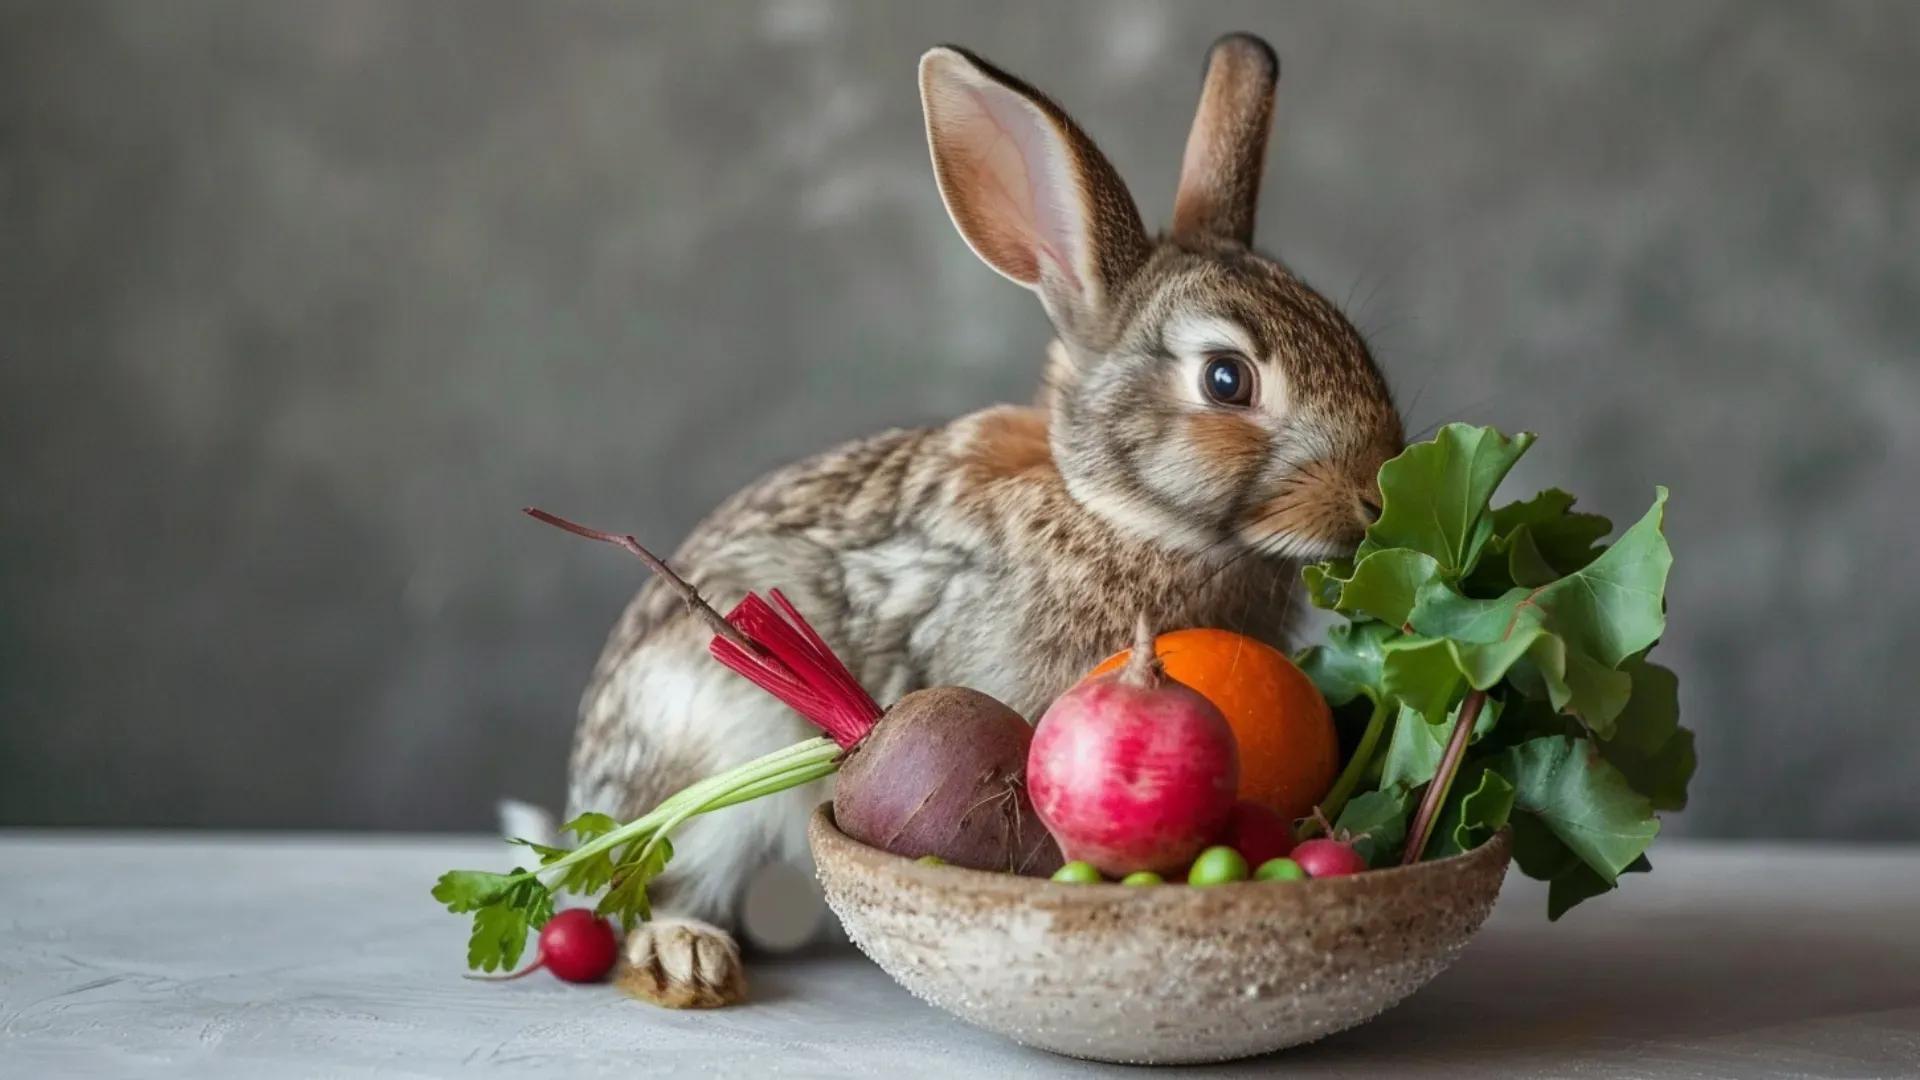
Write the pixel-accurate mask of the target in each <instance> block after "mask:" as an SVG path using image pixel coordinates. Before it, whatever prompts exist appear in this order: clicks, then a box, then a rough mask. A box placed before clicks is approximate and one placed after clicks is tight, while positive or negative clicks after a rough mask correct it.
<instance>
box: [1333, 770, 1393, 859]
mask: <svg viewBox="0 0 1920 1080" xmlns="http://www.w3.org/2000/svg"><path fill="white" fill-rule="evenodd" d="M1410 810H1411V807H1410V806H1409V803H1408V793H1407V792H1406V790H1405V789H1400V788H1382V789H1381V790H1379V791H1369V792H1367V793H1366V794H1364V795H1356V796H1354V797H1353V798H1352V799H1351V800H1349V801H1348V803H1347V807H1346V809H1345V810H1343V811H1341V813H1340V820H1339V821H1336V822H1334V825H1333V828H1334V831H1335V832H1336V833H1344V834H1349V835H1351V836H1352V838H1353V849H1354V850H1355V851H1357V852H1359V853H1360V855H1361V857H1362V858H1364V859H1366V860H1367V865H1369V866H1387V865H1391V864H1392V863H1393V862H1394V861H1396V860H1397V859H1398V858H1399V855H1400V847H1401V845H1402V843H1403V842H1404V841H1405V839H1406V835H1407V815H1408V813H1409V812H1410Z"/></svg>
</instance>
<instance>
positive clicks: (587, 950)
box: [467, 908, 620, 983]
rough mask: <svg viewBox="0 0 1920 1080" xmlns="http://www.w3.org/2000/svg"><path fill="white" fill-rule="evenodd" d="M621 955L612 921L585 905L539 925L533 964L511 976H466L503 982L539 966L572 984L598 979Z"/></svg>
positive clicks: (529, 972)
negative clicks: (601, 917)
mask: <svg viewBox="0 0 1920 1080" xmlns="http://www.w3.org/2000/svg"><path fill="white" fill-rule="evenodd" d="M619 955H620V938H619V936H618V935H616V934H615V933H614V932H613V924H612V923H610V922H608V921H607V920H605V919H600V918H595V917H594V914H593V912H591V911H588V910H587V909H586V908H568V909H566V910H565V911H558V912H555V913H554V915H553V917H552V918H551V919H548V920H547V925H545V926H543V927H541V928H540V947H539V948H538V950H536V951H535V953H534V956H533V963H531V964H528V965H527V966H526V967H523V968H521V969H520V970H519V971H516V972H513V973H512V974H510V975H469V976H467V978H469V979H491V980H493V981H504V980H507V979H518V978H521V977H522V976H525V975H531V974H533V973H534V972H536V971H539V970H540V969H541V968H546V969H547V970H548V971H551V972H553V974H554V976H555V977H556V978H560V979H564V980H566V981H567V982H571V983H590V982H599V981H600V980H601V979H604V978H606V977H607V972H609V971H612V970H613V964H614V961H615V960H616V959H618V957H619Z"/></svg>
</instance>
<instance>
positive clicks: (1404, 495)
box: [1356, 424, 1533, 579]
mask: <svg viewBox="0 0 1920 1080" xmlns="http://www.w3.org/2000/svg"><path fill="white" fill-rule="evenodd" d="M1532 443H1533V436H1532V435H1530V434H1527V433H1525V432H1522V433H1521V434H1519V435H1516V436H1514V437H1513V438H1511V439H1509V438H1507V437H1506V436H1504V435H1502V434H1500V433H1499V432H1497V431H1495V430H1493V429H1492V428H1489V427H1473V426H1471V425H1468V424H1448V425H1447V426H1445V427H1443V428H1441V429H1440V431H1439V432H1438V433H1437V434H1436V435H1435V436H1434V437H1433V439H1432V441H1430V442H1424V443H1415V444H1414V445H1412V446H1409V447H1407V448H1406V449H1405V450H1404V451H1402V452H1401V454H1400V456H1399V457H1396V458H1394V459H1393V460H1392V461H1389V462H1387V463H1386V464H1385V465H1382V466H1381V467H1380V496H1381V508H1380V520H1378V521H1376V522H1374V523H1373V526H1372V527H1371V528H1369V529H1368V530H1367V538H1366V540H1365V541H1364V542H1363V543H1362V544H1361V545H1360V550H1359V552H1358V553H1357V555H1356V560H1364V559H1365V558H1366V557H1367V556H1368V555H1370V554H1372V553H1374V552H1376V551H1380V550H1383V549H1387V548H1411V549H1413V550H1414V551H1417V552H1421V553H1423V554H1426V555H1429V556H1431V557H1432V558H1433V559H1434V560H1435V562H1437V563H1438V564H1439V567H1440V571H1441V573H1443V574H1445V575H1446V576H1448V577H1449V578H1452V579H1458V578H1459V577H1461V576H1462V575H1464V574H1465V573H1466V572H1467V571H1468V570H1469V569H1471V568H1472V567H1473V564H1474V561H1475V560H1476V559H1478V558H1479V554H1480V548H1481V547H1482V545H1484V544H1485V543H1486V541H1487V538H1488V537H1489V536H1491V535H1492V533H1493V521H1492V519H1491V518H1490V517H1489V516H1488V515H1487V512H1486V511H1487V503H1488V501H1489V500H1490V499H1492V498H1493V493H1494V489H1496V488H1498V487H1499V486H1500V481H1501V480H1502V479H1504V478H1505V477H1506V475H1507V471H1508V470H1510V469H1512V468H1513V463H1514V462H1516V461H1518V460H1520V455H1521V454H1524V453H1526V450H1527V447H1528V446H1530V445H1532Z"/></svg>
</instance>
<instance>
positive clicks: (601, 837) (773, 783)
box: [433, 509, 1061, 971]
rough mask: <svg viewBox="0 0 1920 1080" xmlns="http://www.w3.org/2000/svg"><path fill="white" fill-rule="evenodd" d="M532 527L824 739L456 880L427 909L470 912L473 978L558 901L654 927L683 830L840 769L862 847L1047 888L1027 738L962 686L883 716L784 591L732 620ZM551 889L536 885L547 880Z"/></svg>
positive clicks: (1047, 847) (909, 699)
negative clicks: (563, 897)
mask: <svg viewBox="0 0 1920 1080" xmlns="http://www.w3.org/2000/svg"><path fill="white" fill-rule="evenodd" d="M527 513H528V514H529V515H531V516H532V517H534V518H537V519H539V520H540V521H543V522H546V523H547V524H549V525H553V526H555V527H556V528H560V529H565V530H566V531H568V532H571V533H573V534H575V535H577V536H582V537H585V538H587V539H589V540H598V541H601V542H603V543H608V544H613V545H615V546H617V547H621V548H624V549H626V550H627V551H629V552H631V553H632V554H633V555H634V556H635V557H637V558H639V559H640V560H641V561H642V562H644V563H646V565H647V566H648V568H649V569H651V570H652V571H653V572H654V573H655V574H656V575H658V576H659V577H660V579H661V580H662V581H664V582H665V583H666V584H667V585H668V587H670V588H672V589H673V590H674V591H676V592H678V593H680V595H681V596H682V598H684V599H685V600H686V602H687V606H688V607H689V609H691V610H692V611H693V612H694V613H695V614H696V615H697V616H699V617H700V618H701V619H703V620H705V621H706V622H707V624H708V625H709V626H710V627H711V628H712V629H713V631H714V637H713V640H712V642H711V643H710V645H709V651H710V652H711V653H712V654H713V656H714V658H715V659H717V660H719V661H720V662H721V663H722V664H725V665H726V666H727V667H729V668H731V669H733V670H734V671H735V672H738V673H739V674H740V675H742V676H744V677H746V678H747V679H749V680H750V681H752V682H753V683H754V685H756V686H758V687H760V688H761V689H762V690H765V691H766V692H768V693H769V694H772V695H773V696H774V697H777V698H779V699H780V700H781V701H783V702H785V703H786V704H787V705H788V706H790V707H791V708H792V709H793V710H794V711H795V712H798V713H799V714H800V715H801V716H804V717H806V718H807V719H808V720H809V721H811V722H812V723H813V724H814V725H816V726H817V727H819V728H820V729H821V730H822V731H825V732H826V733H827V734H826V736H824V737H821V738H816V739H809V740H807V741H806V742H802V743H798V744H795V745H793V746H790V747H787V748H786V749H784V750H776V751H774V752H773V753H771V754H768V755H765V756H764V757H760V758H757V759H755V760H753V761H750V762H748V763H746V764H745V765H742V766H740V767H738V768H736V769H733V770H731V771H729V772H725V773H722V774H721V775H719V776H715V777H711V778H709V779H706V780H703V781H701V782H699V783H697V784H694V785H693V786H691V787H689V788H687V789H685V790H684V791H681V792H680V793H678V794H676V795H674V796H672V797H671V798H669V799H667V800H666V801H665V802H663V803H661V804H660V805H659V806H657V807H655V808H654V809H653V810H652V811H651V812H649V813H647V814H645V815H643V816H641V817H640V818H637V819H635V820H634V821H631V822H628V823H626V824H624V825H622V824H620V823H619V822H616V821H614V820H613V819H612V818H610V817H608V816H607V815H605V814H596V813H587V814H582V815H580V816H579V817H577V818H575V819H574V820H572V821H570V822H568V823H567V824H566V826H565V829H566V830H567V831H569V832H571V833H573V834H574V836H575V837H577V838H578V839H579V841H580V843H579V846H577V847H575V848H573V849H572V850H568V849H566V848H557V847H549V846H546V845H543V844H535V843H532V842H530V841H525V840H517V841H515V843H520V844H524V845H525V846H527V847H528V848H530V849H532V850H533V851H534V852H535V853H536V854H537V855H538V856H539V859H540V865H539V866H538V867H536V868H534V869H525V868H520V867H516V868H515V869H514V870H512V871H511V872H509V873H506V874H496V873H488V872H485V871H479V870H452V871H449V872H447V873H445V874H442V875H441V876H440V880H439V882H438V883H436V884H435V886H434V889H433V896H434V899H436V900H439V901H440V902H441V903H443V904H445V905H446V906H447V910H448V911H452V912H455V913H471V914H472V915H473V935H472V937H471V938H470V939H469V940H468V945H467V965H468V966H469V967H473V968H478V969H480V970H483V971H492V970H494V969H496V968H500V967H512V966H513V965H514V964H516V963H518V962H519V959H520V954H521V952H522V951H523V950H524V949H525V948H526V940H527V934H528V932H529V931H530V930H533V929H538V928H540V927H542V926H544V925H546V924H547V921H548V920H549V919H550V918H553V917H554V915H553V908H554V896H553V894H554V891H555V890H556V889H559V890H565V891H567V892H572V893H577V894H579V895H582V896H591V895H593V894H595V893H601V892H602V891H603V890H604V895H602V896H601V898H600V901H599V904H598V906H597V907H596V908H595V913H596V914H598V915H609V916H615V917H618V918H619V919H620V923H621V926H622V928H623V929H631V928H632V927H633V925H634V924H635V923H636V922H638V921H641V920H645V919H649V918H651V917H652V914H653V911H652V906H651V904H650V903H649V902H648V899H647V885H648V884H649V883H651V882H652V881H653V879H654V878H656V877H658V876H659V875H660V873H661V871H663V870H664V869H666V866H667V862H668V860H669V859H671V858H673V845H672V843H671V841H670V840H669V839H668V837H669V836H670V834H671V833H672V832H673V830H674V829H676V828H678V827H679V826H680V825H682V824H684V823H685V822H686V821H687V820H688V819H690V818H692V817H694V816H696V815H699V814H705V813H711V812H712V811H715V810H719V809H722V808H724V807H728V806H733V805H735V804H738V803H743V802H746V801H748V800H751V799H757V798H760V797H761V796H763V795H771V794H773V793H775V792H778V791H785V790H787V789H789V788H795V787H799V786H801V785H802V784H806V783H810V782H812V781H814V780H818V779H820V778H822V777H825V776H827V775H828V774H830V773H833V772H834V771H836V770H838V771H839V772H840V778H839V783H838V785H837V787H836V790H835V794H834V802H833V805H834V817H835V820H836V821H837V822H838V824H839V826H840V828H841V830H842V831H844V832H845V833H846V834H847V835H849V836H851V837H853V838H854V839H856V840H859V841H862V842H863V843H867V844H871V845H873V846H875V847H879V848H884V849H886V850H888V851H892V852H894V853H896V854H902V855H914V856H918V855H923V854H930V855H936V856H938V857H940V858H941V859H943V860H945V861H946V862H949V863H952V864H954V865H956V866H965V867H970V868H974V869H980V870H1004V871H1009V872H1014V873H1020V872H1028V871H1031V872H1035V873H1048V872H1051V871H1052V870H1053V869H1054V868H1055V867H1058V866H1059V865H1060V861H1061V860H1060V854H1059V849H1058V848H1057V847H1056V846H1055V845H1054V841H1053V838H1052V837H1051V836H1049V835H1048V834H1047V831H1046V830H1045V829H1044V828H1042V827H1041V825H1040V823H1039V821H1038V819H1036V818H1035V817H1034V813H1033V804H1032V803H1031V801H1030V800H1029V799H1028V796H1027V792H1026V789H1025V786H1024V784H1023V783H1022V777H1023V774H1024V771H1025V768H1026V761H1027V748H1028V745H1029V743H1030V742H1031V741H1032V737H1033V733H1032V730H1031V729H1030V728H1029V727H1028V726H1027V722H1026V721H1025V720H1024V719H1022V718H1021V717H1020V714H1018V713H1016V712H1014V711H1013V710H1012V709H1009V708H1008V707H1007V706H1005V705H1003V704H1001V703H1000V702H998V701H996V700H994V699H993V698H991V697H989V696H987V695H986V694H982V693H980V692H979V691H977V690H968V689H965V688H964V687H953V686H942V687H933V688H930V689H926V690H917V691H915V692H913V693H911V694H908V695H906V696H905V697H903V698H901V699H900V700H899V701H898V702H896V703H895V704H894V705H893V707H892V708H890V709H887V710H884V711H883V710H882V709H881V708H880V707H879V706H878V705H876V704H875V703H874V701H873V698H872V697H871V696H869V695H868V694H867V692H866V690H865V689H863V688H862V687H861V686H860V684H859V682H858V681H856V680H855V679H854V677H853V675H852V673H850V672H849V671H848V670H847V667H846V665H845V664H843V663H841V661H840V659H839V657H837V656H835V655H834V654H833V650H831V649H829V648H828V647H827V643H826V642H825V641H824V640H822V639H821V637H820V635H819V634H818V633H817V632H815V630H814V629H813V627H812V626H810V625H808V623H807V621H806V619H804V618H802V617H801V615H800V613H799V612H798V611H796V610H794V607H793V605H792V604H790V603H788V602H787V598H786V597H785V596H783V595H781V593H780V591H779V590H778V589H774V590H771V591H770V592H769V593H768V597H769V598H770V601H771V602H769V599H762V598H761V597H760V596H759V595H758V594H754V593H749V594H747V596H746V598H745V599H743V600H741V601H740V603H739V604H737V605H736V606H735V607H734V609H733V610H732V611H731V612H729V613H728V614H727V615H726V616H724V617H723V616H721V614H720V613H719V612H717V611H715V610H714V609H713V608H712V607H711V606H709V605H708V604H707V602H706V600H705V599H703V598H702V597H701V596H700V593H699V591H698V590H696V589H695V588H694V587H693V586H692V585H691V584H689V583H688V582H686V581H685V580H684V579H682V578H681V577H680V576H679V575H678V574H676V573H674V572H673V570H672V569H671V568H669V567H668V566H667V564H666V563H664V562H662V561H661V560H660V559H659V558H658V557H656V556H655V555H654V554H653V553H652V552H650V551H648V550H647V549H646V548H644V547H642V546H640V542H639V541H638V540H636V539H634V538H633V537H631V536H621V535H615V534H613V533H605V532H600V531H598V530H595V529H589V528H586V527H585V526H582V525H576V524H574V523H573V522H571V521H567V520H565V519H564V518H559V517H555V516H554V515H552V514H549V513H547V512H545V511H543V510H534V509H529V510H528V511H527ZM543 878H544V879H545V880H542V879H543Z"/></svg>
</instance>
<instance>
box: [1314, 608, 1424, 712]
mask: <svg viewBox="0 0 1920 1080" xmlns="http://www.w3.org/2000/svg"><path fill="white" fill-rule="evenodd" d="M1399 633H1400V631H1399V629H1398V628H1397V627H1393V626H1388V625H1386V624H1384V623H1375V622H1367V623H1341V624H1339V625H1337V626H1335V627H1333V628H1332V629H1330V630H1328V631H1327V643H1326V644H1325V645H1316V646H1314V647H1313V648H1310V649H1306V650H1304V651H1303V652H1301V653H1300V655H1299V656H1298V657H1296V658H1295V660H1296V663H1298V664H1299V665H1300V670H1301V671H1304V672H1306V674H1307V678H1309V679H1312V680H1313V684H1314V685H1315V686H1317V687H1319V688H1320V694H1321V696H1322V697H1325V698H1326V699H1327V703H1328V704H1329V705H1333V706H1336V707H1338V706H1341V705H1345V704H1347V703H1348V702H1350V701H1352V700H1353V699H1355V698H1357V697H1365V698H1367V699H1369V700H1371V701H1379V700H1380V698H1381V690H1380V661H1381V653H1380V647H1381V645H1382V643H1384V642H1386V641H1389V640H1391V639H1393V638H1395V637H1397V636H1399Z"/></svg>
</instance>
